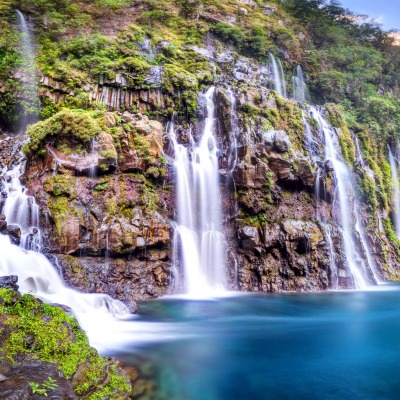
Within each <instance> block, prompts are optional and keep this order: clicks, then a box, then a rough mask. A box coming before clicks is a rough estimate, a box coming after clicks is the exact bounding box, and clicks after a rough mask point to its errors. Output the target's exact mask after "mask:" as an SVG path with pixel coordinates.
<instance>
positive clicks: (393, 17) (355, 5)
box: [339, 0, 400, 31]
mask: <svg viewBox="0 0 400 400" xmlns="http://www.w3.org/2000/svg"><path fill="white" fill-rule="evenodd" d="M339 1H340V3H341V4H342V7H344V8H348V9H349V10H351V11H353V12H355V13H359V14H365V15H369V16H370V17H372V18H373V19H375V20H376V21H377V22H379V23H380V24H382V27H383V29H384V30H390V29H394V30H396V31H400V0H339Z"/></svg>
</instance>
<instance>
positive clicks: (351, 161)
mask: <svg viewBox="0 0 400 400" xmlns="http://www.w3.org/2000/svg"><path fill="white" fill-rule="evenodd" d="M325 108H326V111H327V117H328V122H329V123H330V124H331V125H332V126H333V127H335V128H339V129H340V130H341V134H340V136H339V144H340V147H341V149H342V155H343V158H344V160H345V161H346V163H347V164H348V165H349V167H350V168H352V169H353V168H354V165H355V161H356V148H355V146H354V142H353V139H352V137H351V134H350V131H349V128H348V127H347V124H346V117H345V114H344V110H343V108H341V107H340V106H339V105H337V104H332V103H330V104H326V105H325Z"/></svg>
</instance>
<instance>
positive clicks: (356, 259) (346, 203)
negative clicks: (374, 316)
mask: <svg viewBox="0 0 400 400" xmlns="http://www.w3.org/2000/svg"><path fill="white" fill-rule="evenodd" d="M310 114H311V115H312V117H313V118H314V119H316V121H317V122H318V126H319V131H320V134H321V135H322V136H323V139H324V142H325V160H326V161H327V160H329V161H331V163H332V165H333V170H334V173H335V177H336V181H337V201H338V203H339V209H340V225H341V230H342V237H343V245H344V250H345V255H346V260H347V263H348V266H349V268H350V272H351V274H352V276H353V279H354V283H355V286H356V288H358V289H362V288H366V287H367V282H366V280H365V278H364V275H365V273H366V269H367V268H366V267H367V266H366V265H365V263H364V261H363V258H362V256H361V255H360V254H359V252H358V250H357V245H356V242H355V238H354V234H353V231H352V222H353V221H352V216H353V215H352V210H353V212H354V207H353V202H352V197H354V188H353V179H352V176H351V172H350V170H349V169H348V167H347V165H346V164H345V162H344V161H343V159H342V155H341V149H340V146H339V143H338V137H337V135H338V132H337V131H336V130H335V129H334V128H333V127H332V126H330V125H329V124H328V122H327V121H326V119H325V118H324V117H323V116H322V114H321V113H320V112H319V111H318V110H317V108H315V107H311V108H310ZM357 228H358V231H359V232H360V231H361V230H362V229H363V228H362V226H361V224H358V227H357ZM360 236H361V235H360ZM365 245H366V243H365ZM365 251H366V253H367V250H366V249H365ZM369 267H370V268H371V270H372V269H373V268H372V267H371V266H369Z"/></svg>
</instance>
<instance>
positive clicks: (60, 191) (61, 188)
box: [43, 175, 75, 197]
mask: <svg viewBox="0 0 400 400" xmlns="http://www.w3.org/2000/svg"><path fill="white" fill-rule="evenodd" d="M43 188H44V190H45V191H46V192H47V193H52V194H53V195H54V196H56V197H58V196H65V197H70V196H72V195H73V193H74V188H75V178H74V177H72V176H70V175H55V176H52V177H50V178H47V179H46V181H45V182H44V185H43Z"/></svg>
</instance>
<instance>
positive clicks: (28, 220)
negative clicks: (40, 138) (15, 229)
mask: <svg viewBox="0 0 400 400" xmlns="http://www.w3.org/2000/svg"><path fill="white" fill-rule="evenodd" d="M22 168H23V164H22V163H21V164H19V165H18V166H17V167H16V168H14V169H13V170H11V171H8V172H7V173H6V174H5V179H4V191H5V192H6V193H7V201H6V203H5V205H4V208H3V214H4V215H5V216H6V221H7V223H8V224H12V225H18V226H19V227H20V229H21V247H23V248H24V249H26V250H33V251H37V252H40V249H41V234H40V229H39V207H38V205H37V204H36V202H35V200H34V198H33V197H32V196H28V194H27V193H26V190H25V188H24V187H23V186H22V185H21V182H20V180H19V178H20V176H21V175H22Z"/></svg>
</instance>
